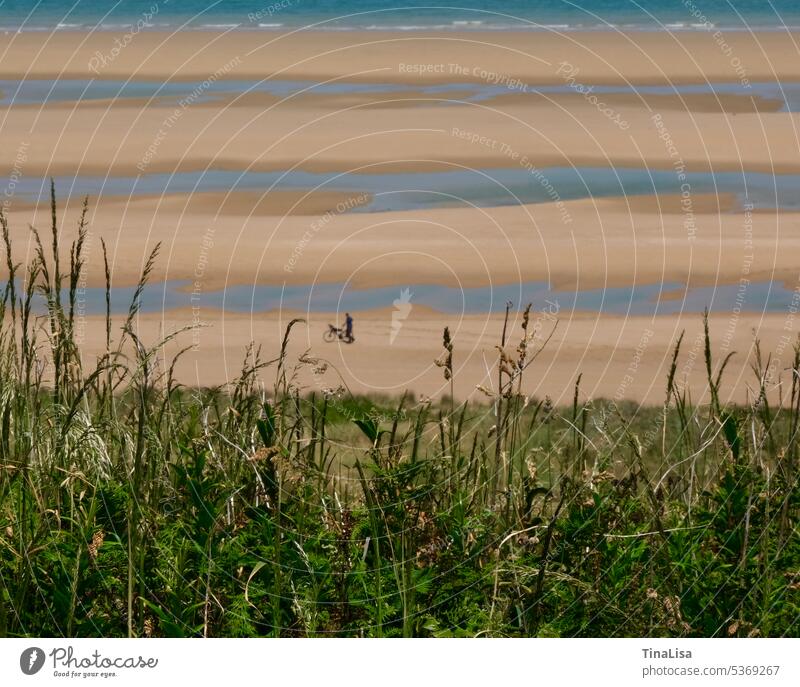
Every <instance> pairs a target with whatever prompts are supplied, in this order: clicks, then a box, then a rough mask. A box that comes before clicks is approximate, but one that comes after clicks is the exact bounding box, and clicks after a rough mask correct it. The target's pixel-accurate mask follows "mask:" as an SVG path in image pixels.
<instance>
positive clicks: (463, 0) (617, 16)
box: [0, 0, 800, 31]
mask: <svg viewBox="0 0 800 687" xmlns="http://www.w3.org/2000/svg"><path fill="white" fill-rule="evenodd" d="M133 26H138V27H140V28H143V29H159V28H178V27H182V28H186V29H202V28H218V29H219V28H238V29H249V30H283V29H288V28H297V27H313V28H316V29H321V30H345V29H352V28H356V29H366V30H380V29H396V30H409V31H413V30H425V29H437V30H443V29H454V30H470V29H475V30H480V29H484V30H485V29H493V30H504V29H530V30H546V29H557V30H569V29H584V30H585V29H603V28H611V27H620V28H627V29H641V30H657V29H662V28H668V29H670V30H703V29H707V28H708V27H710V26H714V27H718V28H728V29H738V30H747V29H754V28H758V29H765V28H766V29H780V28H783V27H786V26H789V27H800V2H797V0H579V1H577V2H569V1H568V0H490V1H487V0H458V1H454V2H450V3H442V4H437V3H435V2H412V3H398V2H396V0H393V1H386V0H369V1H365V0H337V1H336V2H331V1H327V2H325V1H323V0H38V1H37V0H0V30H5V31H12V30H15V31H16V30H22V31H37V30H39V31H42V30H53V29H57V30H70V29H73V30H81V29H100V30H118V29H120V28H124V27H133Z"/></svg>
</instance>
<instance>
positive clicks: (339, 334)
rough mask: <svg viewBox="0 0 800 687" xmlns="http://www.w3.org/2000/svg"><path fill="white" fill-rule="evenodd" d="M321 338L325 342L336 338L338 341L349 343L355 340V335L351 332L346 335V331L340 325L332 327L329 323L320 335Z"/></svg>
mask: <svg viewBox="0 0 800 687" xmlns="http://www.w3.org/2000/svg"><path fill="white" fill-rule="evenodd" d="M322 339H323V340H324V341H325V343H333V342H334V341H336V339H339V341H344V342H345V343H349V344H351V343H353V342H354V341H355V340H356V337H354V336H353V335H352V334H350V336H348V335H347V332H346V331H345V330H344V329H342V328H341V327H334V326H333V325H332V324H329V325H328V330H327V331H326V332H324V333H323V335H322Z"/></svg>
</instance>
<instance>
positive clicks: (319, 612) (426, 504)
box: [0, 200, 800, 637]
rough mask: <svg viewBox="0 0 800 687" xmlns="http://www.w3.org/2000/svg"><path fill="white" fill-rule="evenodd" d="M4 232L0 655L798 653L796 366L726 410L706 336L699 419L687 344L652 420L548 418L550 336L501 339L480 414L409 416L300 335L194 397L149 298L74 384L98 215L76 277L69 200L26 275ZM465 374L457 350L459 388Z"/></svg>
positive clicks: (449, 352)
mask: <svg viewBox="0 0 800 687" xmlns="http://www.w3.org/2000/svg"><path fill="white" fill-rule="evenodd" d="M2 225H3V234H4V238H5V246H6V253H7V270H8V271H9V272H10V275H11V279H10V280H9V281H8V283H7V284H6V287H5V290H4V292H3V296H2V301H1V302H0V310H1V311H2V312H0V321H2V330H1V331H0V457H1V458H2V459H1V460H0V594H2V600H0V635H1V636H26V635H55V636H62V635H64V636H127V635H130V636H226V637H245V636H330V635H336V636H437V637H440V636H493V637H498V636H642V635H646V636H670V637H680V636H701V637H707V636H797V634H798V629H800V628H799V627H798V623H800V541H798V529H797V528H798V514H799V510H798V509H799V507H800V494H799V493H798V489H797V474H798V470H797V462H798V450H797V438H798V423H799V422H800V385H799V384H798V378H799V377H798V375H799V374H800V354H796V355H795V359H794V364H793V366H792V369H791V370H788V371H787V373H786V375H785V382H786V384H788V388H787V391H786V394H785V398H786V400H785V401H784V402H783V404H778V405H771V404H770V402H769V400H768V399H769V395H768V394H766V392H765V388H766V384H767V380H766V378H765V374H764V370H766V369H767V368H768V367H769V361H762V360H761V354H760V352H759V353H758V354H757V356H756V359H755V360H754V362H753V372H754V386H755V388H756V389H757V390H759V393H757V399H758V401H757V403H755V404H753V405H752V406H748V407H730V406H726V405H725V404H724V403H722V401H721V399H720V395H719V391H718V389H719V384H720V380H721V379H722V376H723V374H724V365H725V362H726V361H719V362H718V361H715V360H714V357H713V348H714V345H713V341H711V340H710V337H709V336H708V332H707V331H706V350H705V362H706V368H707V376H708V380H709V393H708V397H709V399H710V402H709V403H707V404H702V405H693V404H692V403H691V401H690V399H689V398H687V396H686V394H685V393H683V391H682V390H681V389H680V388H679V387H678V386H677V385H676V379H675V376H676V375H675V371H676V369H677V366H678V361H679V359H680V343H681V342H680V341H679V342H677V343H676V347H675V359H674V361H673V366H672V371H671V372H670V374H669V376H668V379H667V380H665V395H664V398H665V401H664V404H663V406H661V407H650V408H641V407H638V406H635V405H633V404H616V403H613V402H607V401H594V402H592V403H584V402H582V401H581V400H580V394H579V389H578V387H577V384H576V390H575V402H574V404H573V405H572V406H570V407H567V408H554V407H552V405H551V404H550V403H549V401H548V400H547V399H543V400H538V399H533V398H527V397H526V396H525V395H524V393H523V390H524V388H525V387H524V378H525V376H526V375H531V374H533V373H534V372H535V370H536V354H537V350H538V349H536V350H535V347H534V345H533V339H532V338H531V337H528V338H526V339H524V340H523V341H522V342H519V341H506V340H505V338H506V335H505V332H499V333H498V334H499V339H500V343H501V344H502V348H503V350H505V351H507V353H503V354H502V355H501V357H500V359H499V360H498V375H497V379H496V383H495V392H494V393H493V394H492V395H491V396H490V397H488V398H487V399H486V401H485V402H484V403H470V404H466V403H463V404H462V403H458V402H456V401H455V400H453V399H452V398H448V399H444V400H441V401H439V402H425V403H420V402H417V401H414V400H412V399H410V398H403V399H387V398H352V397H349V396H347V395H346V394H341V395H339V396H331V397H326V396H324V395H321V394H315V395H304V394H303V392H302V390H301V389H298V388H297V386H296V384H295V381H294V380H295V378H296V377H297V375H296V373H297V371H298V369H299V367H302V366H303V365H309V364H312V363H310V362H309V361H307V360H306V361H293V360H290V359H289V357H288V356H287V354H286V344H287V342H288V341H289V339H290V337H291V336H292V331H291V330H292V328H293V325H290V326H289V328H288V329H287V331H286V333H285V338H284V344H283V346H282V348H281V349H279V350H276V351H274V352H272V353H273V355H272V357H268V358H264V359H262V358H260V356H259V355H258V352H257V351H256V350H255V349H251V350H249V351H247V352H243V357H244V360H245V363H244V365H243V368H242V371H241V375H240V377H239V379H238V380H237V381H236V382H235V383H234V384H232V385H230V386H229V387H226V388H225V389H187V388H183V387H181V386H180V385H178V384H177V383H176V382H175V380H174V379H173V376H172V370H171V369H167V370H161V369H159V368H158V367H157V366H156V365H155V359H156V356H157V354H158V352H159V350H160V348H161V345H160V344H157V345H155V346H153V347H152V348H148V347H146V346H145V345H144V344H143V342H141V341H140V340H139V338H138V337H137V335H136V331H135V326H134V324H135V320H136V313H137V300H136V299H135V300H134V302H133V303H132V304H131V308H130V312H129V315H128V317H126V318H125V320H124V321H123V322H121V323H113V322H112V321H111V318H110V316H108V317H107V352H106V354H105V355H104V356H103V357H102V359H100V360H99V361H98V363H97V365H96V366H95V367H92V369H89V370H85V369H83V366H82V364H81V359H80V356H79V352H78V347H77V345H76V343H75V336H74V330H75V287H76V285H77V283H78V276H79V274H80V271H81V269H82V266H83V255H82V248H83V241H84V238H85V226H84V224H83V222H82V223H81V227H80V229H79V234H78V238H77V239H76V241H75V243H74V244H73V246H72V250H71V252H70V255H71V259H70V265H69V266H68V267H67V266H62V265H61V264H60V263H59V260H58V255H59V246H58V234H59V231H58V223H57V217H56V214H55V200H53V225H52V228H51V229H52V231H51V233H52V236H51V237H50V241H49V244H50V245H49V246H48V247H45V243H44V242H42V241H41V240H40V237H39V235H38V234H36V235H35V241H36V245H37V246H38V253H37V257H36V260H35V261H34V262H33V264H32V265H31V266H30V267H29V268H28V270H27V272H26V273H25V275H24V276H23V275H19V274H18V271H19V269H20V268H19V267H18V266H17V265H16V263H15V262H14V260H13V254H12V250H11V245H10V243H9V241H8V230H7V227H6V225H5V220H4V219H3V220H2ZM155 259H156V256H155V254H154V255H153V256H152V259H151V261H150V262H148V265H147V268H146V269H145V271H144V274H143V275H142V281H141V283H140V289H141V288H143V285H144V283H145V281H146V279H147V277H148V275H149V272H150V270H151V268H152V264H153V261H154V260H155ZM17 276H23V278H24V279H25V283H26V285H27V287H26V289H25V290H24V292H22V293H18V292H17V291H16V290H15V285H14V277H17ZM107 279H108V281H109V282H110V275H108V274H107ZM61 287H65V288H66V291H65V293H67V294H68V295H67V296H66V297H64V298H62V295H61ZM34 291H36V292H38V293H39V294H41V295H42V296H44V298H45V300H46V303H47V312H46V314H44V315H37V314H36V309H35V307H34V300H33V295H32V294H33V292H34ZM108 293H109V294H110V289H108ZM109 297H110V296H109ZM109 312H110V308H109ZM524 319H525V322H526V323H527V322H528V313H526V314H525V315H524ZM537 345H538V344H537ZM508 351H510V352H508ZM457 355H458V340H457V339H455V340H453V339H452V338H451V337H450V333H449V332H448V331H446V332H445V335H444V341H443V354H442V357H441V358H440V359H439V360H438V361H437V364H438V365H439V367H440V368H441V370H442V374H443V376H444V378H445V380H447V381H450V382H452V381H453V365H452V359H453V356H457ZM264 375H269V378H270V379H272V380H274V382H273V383H272V385H271V387H270V388H269V389H268V390H265V389H264V388H263V387H262V385H261V384H260V383H259V381H258V379H259V377H263V376H264ZM786 380H788V381H786Z"/></svg>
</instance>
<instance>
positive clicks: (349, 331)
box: [344, 312, 353, 341]
mask: <svg viewBox="0 0 800 687" xmlns="http://www.w3.org/2000/svg"><path fill="white" fill-rule="evenodd" d="M344 335H345V337H346V338H347V340H348V341H352V340H353V318H352V317H351V316H350V313H349V312H346V313H345V314H344Z"/></svg>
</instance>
